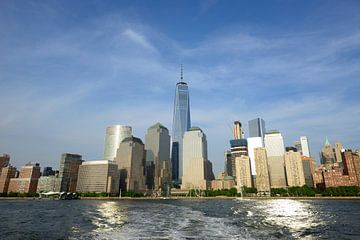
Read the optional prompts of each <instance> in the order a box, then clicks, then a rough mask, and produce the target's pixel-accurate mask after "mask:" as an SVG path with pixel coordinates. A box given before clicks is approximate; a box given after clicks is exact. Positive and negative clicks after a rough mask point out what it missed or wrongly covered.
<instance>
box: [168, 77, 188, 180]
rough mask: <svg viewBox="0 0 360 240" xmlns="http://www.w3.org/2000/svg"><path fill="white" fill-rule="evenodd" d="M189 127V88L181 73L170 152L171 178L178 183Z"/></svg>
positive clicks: (177, 89)
mask: <svg viewBox="0 0 360 240" xmlns="http://www.w3.org/2000/svg"><path fill="white" fill-rule="evenodd" d="M190 127H191V123H190V102H189V88H188V85H187V84H186V83H185V82H183V74H182V71H181V78H180V82H178V83H177V84H176V89H175V101H174V115H173V125H172V150H171V165H172V178H173V180H174V181H179V180H180V177H181V176H182V167H183V166H182V145H183V136H184V133H185V132H186V131H187V130H189V129H190Z"/></svg>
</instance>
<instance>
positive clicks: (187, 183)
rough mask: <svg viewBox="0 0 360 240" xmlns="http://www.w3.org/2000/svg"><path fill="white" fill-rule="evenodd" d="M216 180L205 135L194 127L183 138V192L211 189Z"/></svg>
mask: <svg viewBox="0 0 360 240" xmlns="http://www.w3.org/2000/svg"><path fill="white" fill-rule="evenodd" d="M212 180H214V174H213V172H212V164H211V162H210V161H209V160H208V156H207V141H206V135H205V133H204V132H203V131H202V130H201V129H200V128H198V127H192V128H190V129H189V130H188V131H187V132H185V134H184V138H183V176H182V184H181V189H182V190H189V189H201V190H206V189H209V188H210V187H211V181H212Z"/></svg>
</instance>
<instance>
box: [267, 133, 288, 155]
mask: <svg viewBox="0 0 360 240" xmlns="http://www.w3.org/2000/svg"><path fill="white" fill-rule="evenodd" d="M264 141H265V148H266V154H267V156H268V157H277V156H283V155H284V153H285V146H284V139H283V137H282V135H281V133H280V132H279V131H277V130H271V131H269V132H267V133H266V134H265V139H264Z"/></svg>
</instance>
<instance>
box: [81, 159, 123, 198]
mask: <svg viewBox="0 0 360 240" xmlns="http://www.w3.org/2000/svg"><path fill="white" fill-rule="evenodd" d="M119 180H120V174H119V170H118V165H117V164H116V163H115V162H113V161H111V160H95V161H86V162H83V164H82V165H80V167H79V177H78V181H77V187H76V190H77V192H97V193H101V192H103V193H108V194H109V195H110V196H113V195H117V194H119Z"/></svg>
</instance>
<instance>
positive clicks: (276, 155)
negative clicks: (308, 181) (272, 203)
mask: <svg viewBox="0 0 360 240" xmlns="http://www.w3.org/2000/svg"><path fill="white" fill-rule="evenodd" d="M264 141H265V148H266V154H267V160H268V168H269V174H270V184H271V188H284V187H286V177H285V164H284V153H285V147H284V140H283V137H282V135H281V133H280V132H279V131H277V130H271V131H269V132H267V133H266V134H265V139H264Z"/></svg>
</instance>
